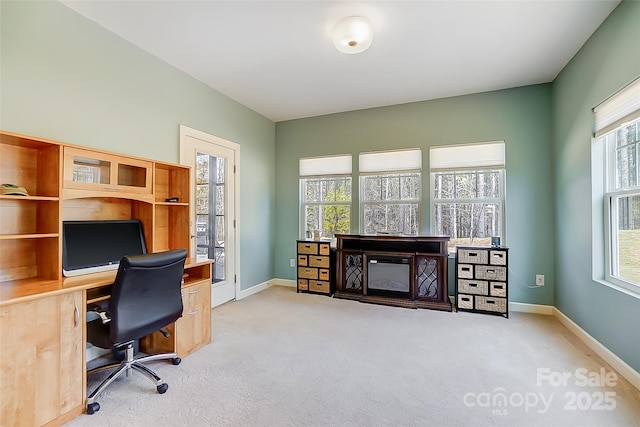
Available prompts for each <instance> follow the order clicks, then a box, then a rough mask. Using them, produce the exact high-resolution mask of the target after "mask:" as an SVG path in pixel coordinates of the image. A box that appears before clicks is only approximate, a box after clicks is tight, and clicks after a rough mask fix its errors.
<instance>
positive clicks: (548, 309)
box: [509, 302, 555, 316]
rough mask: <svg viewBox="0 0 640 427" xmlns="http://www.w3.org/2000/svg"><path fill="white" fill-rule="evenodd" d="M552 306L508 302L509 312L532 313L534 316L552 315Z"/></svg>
mask: <svg viewBox="0 0 640 427" xmlns="http://www.w3.org/2000/svg"><path fill="white" fill-rule="evenodd" d="M554 308H555V307H554V306H552V305H540V304H527V303H524V302H510V303H509V311H519V312H521V313H534V314H546V315H547V316H551V315H553V309H554Z"/></svg>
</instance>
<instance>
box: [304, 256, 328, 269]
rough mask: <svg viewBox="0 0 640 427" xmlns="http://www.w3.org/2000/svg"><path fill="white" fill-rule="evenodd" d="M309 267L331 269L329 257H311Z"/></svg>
mask: <svg viewBox="0 0 640 427" xmlns="http://www.w3.org/2000/svg"><path fill="white" fill-rule="evenodd" d="M309 267H322V268H329V257H328V256H310V257H309Z"/></svg>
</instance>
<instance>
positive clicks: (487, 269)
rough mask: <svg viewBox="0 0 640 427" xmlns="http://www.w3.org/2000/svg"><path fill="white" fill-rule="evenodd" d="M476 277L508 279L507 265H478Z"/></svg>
mask: <svg viewBox="0 0 640 427" xmlns="http://www.w3.org/2000/svg"><path fill="white" fill-rule="evenodd" d="M476 278H478V279H484V280H504V281H506V280H507V267H498V266H495V267H494V266H492V265H477V266H476Z"/></svg>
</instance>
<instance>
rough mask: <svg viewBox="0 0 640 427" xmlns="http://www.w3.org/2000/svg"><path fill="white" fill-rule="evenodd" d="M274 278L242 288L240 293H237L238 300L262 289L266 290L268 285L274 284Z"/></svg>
mask: <svg viewBox="0 0 640 427" xmlns="http://www.w3.org/2000/svg"><path fill="white" fill-rule="evenodd" d="M273 280H274V279H272V280H267V281H266V282H262V283H258V284H257V285H253V286H252V287H250V288H249V289H243V290H241V291H240V292H239V293H238V294H236V300H240V299H243V298H246V297H248V296H251V295H253V294H256V293H258V292H260V291H264V290H265V289H267V288H268V287H270V286H272V282H273Z"/></svg>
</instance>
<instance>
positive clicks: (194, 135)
mask: <svg viewBox="0 0 640 427" xmlns="http://www.w3.org/2000/svg"><path fill="white" fill-rule="evenodd" d="M239 149H240V146H239V145H238V144H235V143H233V142H230V141H227V140H224V139H222V138H218V137H216V136H213V135H209V134H206V133H204V132H200V131H197V130H195V129H191V128H188V127H186V126H180V163H182V164H184V165H189V166H191V182H192V185H191V201H192V203H191V254H195V256H196V257H197V258H199V259H203V258H208V259H213V260H214V263H213V266H212V269H213V271H212V279H213V280H212V284H211V307H215V306H217V305H220V304H223V303H225V302H227V301H230V300H232V299H235V298H236V294H237V292H238V289H237V288H238V286H239V283H240V281H239V278H238V276H237V272H236V270H237V265H236V259H238V258H237V253H238V247H237V245H236V235H237V229H238V228H237V224H236V220H235V212H236V201H237V197H236V194H237V191H238V190H239V188H238V186H237V185H236V184H237V182H236V176H237V175H236V171H237V169H238V164H237V162H238V160H239V159H238V158H239Z"/></svg>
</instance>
